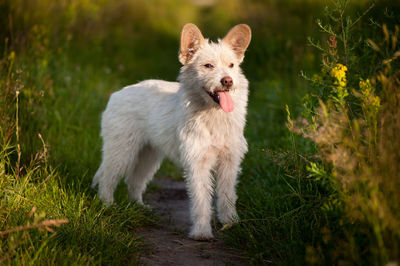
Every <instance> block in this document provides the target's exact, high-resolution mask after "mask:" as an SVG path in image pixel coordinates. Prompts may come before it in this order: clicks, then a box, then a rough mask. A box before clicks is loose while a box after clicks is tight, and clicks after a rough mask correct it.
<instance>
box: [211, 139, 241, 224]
mask: <svg viewBox="0 0 400 266" xmlns="http://www.w3.org/2000/svg"><path fill="white" fill-rule="evenodd" d="M245 150H247V146H245V145H243V149H237V150H236V151H235V153H233V152H232V151H230V150H224V151H223V152H221V153H220V154H219V157H218V164H217V166H216V183H217V186H216V192H217V211H218V220H219V221H220V222H221V223H222V224H229V223H232V222H237V221H239V217H238V215H237V212H236V206H235V205H236V199H237V196H236V183H237V176H238V174H239V172H240V163H241V161H242V157H243V154H244V151H245Z"/></svg>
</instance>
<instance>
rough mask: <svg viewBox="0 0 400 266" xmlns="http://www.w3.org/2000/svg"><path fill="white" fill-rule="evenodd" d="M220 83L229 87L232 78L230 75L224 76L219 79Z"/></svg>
mask: <svg viewBox="0 0 400 266" xmlns="http://www.w3.org/2000/svg"><path fill="white" fill-rule="evenodd" d="M221 84H222V86H224V87H227V88H229V87H231V86H232V85H233V80H232V78H231V77H229V76H226V77H223V78H222V79H221Z"/></svg>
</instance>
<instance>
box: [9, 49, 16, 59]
mask: <svg viewBox="0 0 400 266" xmlns="http://www.w3.org/2000/svg"><path fill="white" fill-rule="evenodd" d="M14 58H15V52H14V51H11V53H10V54H9V55H8V60H9V61H13V60H14Z"/></svg>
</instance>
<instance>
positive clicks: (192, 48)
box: [179, 23, 205, 65]
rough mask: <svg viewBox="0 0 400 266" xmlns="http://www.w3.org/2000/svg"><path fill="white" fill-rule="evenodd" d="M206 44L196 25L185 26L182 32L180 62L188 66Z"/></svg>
mask: <svg viewBox="0 0 400 266" xmlns="http://www.w3.org/2000/svg"><path fill="white" fill-rule="evenodd" d="M204 42H205V40H204V37H203V35H202V34H201V32H200V30H199V28H197V26H196V25H194V24H192V23H188V24H185V26H183V28H182V31H181V44H180V48H179V62H181V63H182V64H183V65H185V64H187V63H188V62H189V61H190V59H192V57H193V55H194V54H195V53H196V52H197V50H198V49H199V48H200V46H201V44H202V43H204Z"/></svg>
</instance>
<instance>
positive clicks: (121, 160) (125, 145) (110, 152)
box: [92, 134, 142, 205]
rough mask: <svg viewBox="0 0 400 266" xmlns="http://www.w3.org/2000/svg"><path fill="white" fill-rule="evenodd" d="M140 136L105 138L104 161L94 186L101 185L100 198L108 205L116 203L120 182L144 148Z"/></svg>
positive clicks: (109, 136)
mask: <svg viewBox="0 0 400 266" xmlns="http://www.w3.org/2000/svg"><path fill="white" fill-rule="evenodd" d="M141 143H142V138H141V137H140V136H139V134H130V135H127V136H124V135H121V134H120V135H118V136H115V135H111V134H110V135H107V136H106V137H104V145H103V161H102V162H101V165H100V168H99V170H97V173H96V175H95V177H94V178H93V183H92V186H96V184H98V185H99V196H100V199H101V200H103V201H104V203H105V204H106V205H111V204H112V203H113V202H114V191H115V188H116V187H117V185H118V183H119V181H120V180H121V179H122V178H123V177H124V175H126V174H127V173H128V171H129V169H131V168H132V167H134V165H135V163H136V159H137V156H138V152H139V151H140V149H141V148H142V144H141Z"/></svg>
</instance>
